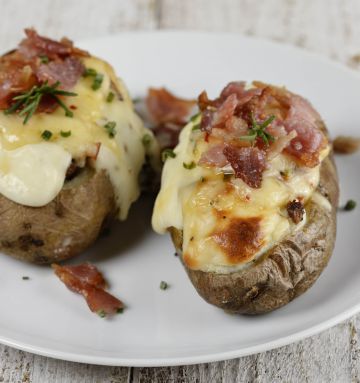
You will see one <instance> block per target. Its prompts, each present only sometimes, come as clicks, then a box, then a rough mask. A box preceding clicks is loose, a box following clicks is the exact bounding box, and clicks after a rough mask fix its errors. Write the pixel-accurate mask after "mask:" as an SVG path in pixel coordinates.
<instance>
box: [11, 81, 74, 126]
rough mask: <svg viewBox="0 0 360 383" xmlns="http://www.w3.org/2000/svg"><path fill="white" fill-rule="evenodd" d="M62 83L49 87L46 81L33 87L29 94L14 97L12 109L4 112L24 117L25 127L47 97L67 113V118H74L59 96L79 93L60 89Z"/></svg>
mask: <svg viewBox="0 0 360 383" xmlns="http://www.w3.org/2000/svg"><path fill="white" fill-rule="evenodd" d="M59 86H60V82H59V81H57V82H56V83H55V84H53V85H48V82H47V81H46V82H45V83H44V84H42V85H35V86H33V87H32V88H31V89H30V90H29V91H28V92H25V93H23V94H20V95H18V96H15V97H13V99H12V101H13V102H14V103H13V104H12V105H11V106H10V108H8V109H6V110H5V111H4V113H5V114H13V113H18V114H19V116H20V117H24V121H23V124H24V125H25V124H26V123H27V122H28V121H29V120H30V118H31V117H32V115H33V114H34V113H35V112H36V110H37V108H38V106H39V104H40V102H41V99H42V98H43V96H45V95H47V96H50V97H52V98H53V99H54V100H55V101H56V102H57V103H58V104H59V105H60V107H61V108H63V109H64V111H65V116H67V117H73V115H74V113H73V112H72V111H71V110H70V109H69V108H68V107H67V106H66V105H65V104H64V103H63V101H62V100H60V98H59V97H58V96H71V97H74V96H77V93H74V92H68V91H66V90H62V89H58V88H59Z"/></svg>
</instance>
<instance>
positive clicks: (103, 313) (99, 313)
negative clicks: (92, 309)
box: [97, 310, 106, 318]
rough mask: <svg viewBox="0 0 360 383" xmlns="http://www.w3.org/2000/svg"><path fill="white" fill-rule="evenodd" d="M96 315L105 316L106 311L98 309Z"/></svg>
mask: <svg viewBox="0 0 360 383" xmlns="http://www.w3.org/2000/svg"><path fill="white" fill-rule="evenodd" d="M97 315H99V317H100V318H105V317H106V312H105V311H104V310H99V311H98V312H97Z"/></svg>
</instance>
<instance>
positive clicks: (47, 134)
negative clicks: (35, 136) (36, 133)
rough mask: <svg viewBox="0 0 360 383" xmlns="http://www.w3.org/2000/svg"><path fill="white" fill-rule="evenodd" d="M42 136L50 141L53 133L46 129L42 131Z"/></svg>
mask: <svg viewBox="0 0 360 383" xmlns="http://www.w3.org/2000/svg"><path fill="white" fill-rule="evenodd" d="M41 137H42V138H43V139H44V140H45V141H49V140H50V138H51V137H52V133H51V132H50V130H44V131H43V132H42V133H41Z"/></svg>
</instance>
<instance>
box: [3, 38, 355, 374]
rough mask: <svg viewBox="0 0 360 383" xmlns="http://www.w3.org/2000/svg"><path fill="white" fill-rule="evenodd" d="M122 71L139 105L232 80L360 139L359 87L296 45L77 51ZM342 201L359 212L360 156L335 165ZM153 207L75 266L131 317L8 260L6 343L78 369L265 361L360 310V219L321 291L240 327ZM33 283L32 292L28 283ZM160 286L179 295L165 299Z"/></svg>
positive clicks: (144, 205) (177, 42) (174, 42)
mask: <svg viewBox="0 0 360 383" xmlns="http://www.w3.org/2000/svg"><path fill="white" fill-rule="evenodd" d="M80 45H81V46H82V47H84V48H86V49H88V50H89V51H91V52H92V53H93V54H96V55H98V56H100V57H103V58H105V59H106V60H108V61H109V62H110V63H111V64H113V65H114V66H115V69H116V70H117V72H118V74H119V75H120V76H121V77H123V79H124V80H125V81H126V83H127V85H128V87H129V88H130V90H131V92H132V95H133V96H139V95H143V94H144V93H145V91H146V89H147V87H148V86H162V85H166V86H167V87H168V88H169V89H171V90H173V91H175V92H176V93H178V94H180V95H183V96H188V97H193V96H196V95H197V94H198V93H199V92H200V91H201V90H203V89H205V88H206V89H207V90H208V91H209V92H210V95H212V96H215V95H216V94H217V92H219V90H221V89H222V87H223V86H224V85H225V84H226V83H227V82H228V81H231V80H252V79H258V80H263V81H266V82H270V83H274V84H284V85H286V86H287V87H288V88H289V89H291V90H293V91H295V92H298V93H300V94H302V95H304V96H306V97H308V98H309V99H310V100H311V101H312V102H313V104H314V105H315V107H316V108H317V109H318V110H319V111H320V113H321V114H322V116H323V117H324V119H325V121H326V122H327V124H328V127H329V129H330V132H331V134H332V135H337V134H340V133H342V134H349V135H356V134H359V131H360V77H358V76H357V75H356V73H354V72H351V71H350V70H347V69H346V68H343V67H341V66H339V65H336V64H334V63H332V62H330V61H327V60H325V59H323V58H321V57H317V56H315V55H312V54H309V53H306V52H304V51H301V50H298V49H295V48H292V47H290V46H285V45H278V44H275V43H271V42H268V41H261V40H255V39H249V38H244V37H241V36H238V35H234V34H205V33H184V32H159V33H135V34H128V33H126V34H123V35H121V36H113V37H108V38H102V39H96V40H92V41H88V42H86V43H83V44H80ZM337 164H338V168H339V172H340V179H341V201H342V202H344V201H345V200H347V199H348V198H353V199H355V200H357V201H359V202H360V187H359V185H360V180H359V166H360V158H359V155H354V156H349V157H343V158H337ZM151 205H152V202H151V201H150V200H143V201H140V202H139V203H137V204H136V205H135V206H134V207H133V208H132V210H131V215H130V218H129V220H128V221H127V222H125V223H121V224H118V225H116V226H115V228H114V229H113V230H112V234H111V235H110V236H109V237H103V238H101V239H100V240H98V242H97V244H96V245H95V246H93V247H92V248H91V249H90V250H89V251H88V252H87V253H86V254H84V255H83V256H81V257H80V258H78V259H77V260H76V261H79V262H80V261H82V260H85V259H86V260H89V261H91V262H94V263H96V264H97V265H98V266H99V268H100V270H102V271H103V272H104V275H105V276H106V278H107V279H108V280H109V281H110V283H111V292H113V293H114V294H115V295H117V296H119V297H120V298H121V299H123V300H124V301H125V302H126V305H127V306H128V309H127V310H126V311H125V312H124V314H123V315H119V316H116V317H115V318H113V319H112V320H104V319H101V318H99V317H97V316H96V315H94V314H92V313H90V311H89V309H88V308H87V306H86V304H85V302H84V301H83V299H82V298H81V297H80V296H77V295H76V294H73V293H71V292H69V291H68V290H67V289H66V288H65V286H64V285H63V284H62V283H61V282H60V281H59V280H58V279H57V278H56V277H55V276H54V275H53V273H52V271H51V270H50V269H49V268H48V267H37V266H33V265H28V264H24V263H21V262H18V261H16V260H13V259H11V258H9V257H6V256H1V267H0V302H2V309H1V314H0V342H2V343H5V344H7V345H10V346H13V347H17V348H20V349H23V350H26V351H30V352H34V353H38V354H42V355H47V356H51V357H55V358H60V359H67V360H72V361H78V362H87V363H96V364H105V365H126V366H164V365H179V364H189V363H199V362H210V361H216V360H221V359H228V358H234V357H238V356H242V355H247V354H252V353H256V352H261V351H264V350H268V349H271V348H274V347H278V346H282V345H285V344H288V343H290V342H294V341H297V340H299V339H301V338H304V337H307V336H310V335H312V334H315V333H317V332H319V331H322V330H324V329H326V328H328V327H330V326H333V325H335V324H336V323H338V322H340V321H342V320H344V319H346V318H348V317H349V316H351V315H352V314H355V313H356V312H358V311H360V267H359V266H360V255H359V249H360V235H359V222H360V208H358V209H357V210H355V211H353V212H348V213H345V212H340V213H339V217H338V223H339V225H338V226H339V228H338V239H337V243H336V250H335V253H334V254H333V257H332V259H331V262H330V264H329V266H328V267H327V269H326V270H325V271H324V273H323V274H322V275H321V277H320V279H319V280H318V282H317V283H316V284H315V286H314V287H313V288H312V289H310V291H308V292H307V293H306V294H305V295H303V296H301V297H300V298H298V299H296V300H295V301H293V302H292V303H290V304H289V305H287V306H286V307H284V308H282V309H280V310H277V311H276V312H273V313H271V314H268V315H264V316H259V317H245V316H233V315H227V314H225V313H223V312H222V311H221V310H219V309H217V308H215V307H212V306H210V305H208V304H207V303H205V302H204V301H203V300H202V299H201V298H200V297H199V296H198V295H197V293H196V292H195V290H194V288H193V287H192V286H191V284H190V282H189V280H188V278H187V276H186V275H185V272H184V270H183V268H182V266H181V264H180V262H179V260H178V259H177V258H176V257H175V256H174V250H173V247H172V244H171V241H170V239H169V238H168V237H167V236H163V237H161V236H158V235H156V234H154V233H153V232H152V231H151V228H150V215H151ZM24 275H26V276H29V277H30V280H29V281H24V280H22V276H24ZM161 280H165V281H167V282H168V283H169V284H170V285H171V287H170V289H169V290H166V291H163V290H160V289H159V283H160V281H161Z"/></svg>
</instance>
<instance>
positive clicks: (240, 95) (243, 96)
mask: <svg viewBox="0 0 360 383" xmlns="http://www.w3.org/2000/svg"><path fill="white" fill-rule="evenodd" d="M245 86H246V82H245V81H234V82H230V83H229V84H227V85H226V87H225V88H224V89H223V90H222V92H221V94H220V100H225V99H226V98H227V97H229V96H230V95H232V94H235V95H236V97H237V99H238V105H243V104H245V103H247V102H248V101H250V100H251V99H252V98H253V97H254V96H260V95H261V92H262V90H261V89H259V88H251V89H245Z"/></svg>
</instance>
